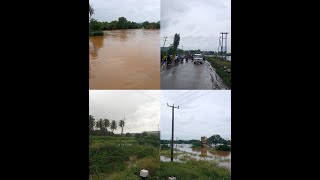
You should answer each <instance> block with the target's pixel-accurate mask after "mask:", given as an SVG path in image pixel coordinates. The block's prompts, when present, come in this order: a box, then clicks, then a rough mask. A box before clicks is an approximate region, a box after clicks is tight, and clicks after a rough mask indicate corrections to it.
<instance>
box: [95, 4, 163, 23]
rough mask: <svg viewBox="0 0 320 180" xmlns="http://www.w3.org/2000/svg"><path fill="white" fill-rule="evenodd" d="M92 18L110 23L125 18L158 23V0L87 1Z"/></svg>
mask: <svg viewBox="0 0 320 180" xmlns="http://www.w3.org/2000/svg"><path fill="white" fill-rule="evenodd" d="M89 2H90V4H91V5H92V7H93V9H94V14H93V16H92V18H94V19H97V20H98V21H107V22H111V21H113V20H118V18H119V17H125V18H127V20H128V21H134V22H138V23H139V22H144V21H149V22H158V21H160V0H89Z"/></svg>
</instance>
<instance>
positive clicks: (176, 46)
mask: <svg viewBox="0 0 320 180" xmlns="http://www.w3.org/2000/svg"><path fill="white" fill-rule="evenodd" d="M179 42H180V34H177V33H176V34H175V35H174V40H173V47H174V49H175V50H177V48H178V46H179Z"/></svg>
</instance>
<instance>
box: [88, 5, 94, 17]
mask: <svg viewBox="0 0 320 180" xmlns="http://www.w3.org/2000/svg"><path fill="white" fill-rule="evenodd" d="M92 14H94V9H93V8H92V6H91V4H90V3H89V16H90V19H91V16H92Z"/></svg>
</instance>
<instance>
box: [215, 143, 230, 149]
mask: <svg viewBox="0 0 320 180" xmlns="http://www.w3.org/2000/svg"><path fill="white" fill-rule="evenodd" d="M216 149H217V150H219V151H231V146H228V145H225V144H224V145H219V146H217V147H216Z"/></svg>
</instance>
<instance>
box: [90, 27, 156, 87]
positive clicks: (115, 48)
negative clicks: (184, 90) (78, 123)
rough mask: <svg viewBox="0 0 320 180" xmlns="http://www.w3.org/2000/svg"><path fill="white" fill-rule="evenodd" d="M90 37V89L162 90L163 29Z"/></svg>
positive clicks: (110, 32) (109, 32) (135, 30)
mask: <svg viewBox="0 0 320 180" xmlns="http://www.w3.org/2000/svg"><path fill="white" fill-rule="evenodd" d="M104 33H105V35H104V36H96V37H89V46H90V47H89V52H90V53H89V89H160V69H159V64H160V51H159V42H160V36H159V30H145V29H130V30H113V31H105V32H104Z"/></svg>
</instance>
